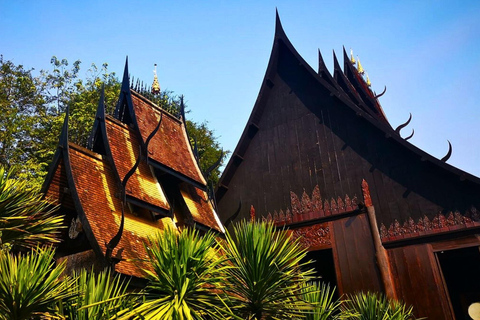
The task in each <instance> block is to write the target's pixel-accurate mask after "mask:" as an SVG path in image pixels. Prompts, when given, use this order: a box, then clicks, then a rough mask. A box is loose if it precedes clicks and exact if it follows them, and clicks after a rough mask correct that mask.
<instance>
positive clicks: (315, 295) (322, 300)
mask: <svg viewBox="0 0 480 320" xmlns="http://www.w3.org/2000/svg"><path fill="white" fill-rule="evenodd" d="M334 294H335V288H333V289H331V288H330V285H329V284H327V283H323V282H305V283H304V284H303V285H302V298H303V299H304V300H305V301H307V302H309V303H311V304H312V305H313V306H314V310H313V311H312V312H311V313H308V314H307V315H306V319H307V320H334V319H338V318H339V313H340V305H341V302H340V300H334Z"/></svg>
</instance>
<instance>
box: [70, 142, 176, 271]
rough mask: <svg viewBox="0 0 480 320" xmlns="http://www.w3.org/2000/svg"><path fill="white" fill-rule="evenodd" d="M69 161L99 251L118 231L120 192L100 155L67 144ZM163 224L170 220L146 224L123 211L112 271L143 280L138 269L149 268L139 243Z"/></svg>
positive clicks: (143, 250)
mask: <svg viewBox="0 0 480 320" xmlns="http://www.w3.org/2000/svg"><path fill="white" fill-rule="evenodd" d="M69 150H70V152H69V155H70V162H71V169H72V175H73V180H74V182H75V186H76V189H77V193H78V198H79V200H80V204H81V205H82V208H83V211H84V212H85V216H86V219H87V220H88V224H89V227H90V228H91V230H92V232H93V235H94V236H95V239H96V240H97V243H98V245H99V246H100V249H101V251H102V252H103V254H105V244H106V243H108V242H109V241H110V240H111V239H112V238H113V237H114V236H115V235H116V233H117V232H118V229H119V227H120V221H121V201H120V200H119V198H118V197H116V196H115V195H116V194H118V193H119V192H120V190H119V188H118V187H117V185H116V182H115V178H114V173H113V172H112V169H111V168H110V167H109V165H108V164H107V162H106V161H105V160H103V159H102V157H101V156H99V155H97V154H95V153H93V152H91V151H89V150H87V149H83V148H81V147H78V146H76V145H73V144H70V148H69ZM166 225H171V226H173V222H172V220H171V219H170V218H163V219H162V220H159V221H155V222H154V221H148V220H147V219H142V218H139V217H135V216H134V215H132V214H130V213H129V211H128V208H126V209H125V224H124V231H123V235H122V238H121V240H120V243H119V244H118V245H117V247H116V248H115V250H114V251H113V255H112V257H114V258H121V259H122V261H121V262H119V263H118V264H117V265H116V266H115V269H116V270H117V271H118V272H120V273H122V274H126V275H131V276H135V277H144V274H143V272H142V269H150V267H149V265H148V264H147V263H146V262H145V261H143V259H146V258H147V252H146V250H145V248H144V245H143V243H144V242H145V241H146V239H147V237H148V236H153V235H154V234H155V233H156V232H158V231H159V230H162V229H164V228H165V227H166Z"/></svg>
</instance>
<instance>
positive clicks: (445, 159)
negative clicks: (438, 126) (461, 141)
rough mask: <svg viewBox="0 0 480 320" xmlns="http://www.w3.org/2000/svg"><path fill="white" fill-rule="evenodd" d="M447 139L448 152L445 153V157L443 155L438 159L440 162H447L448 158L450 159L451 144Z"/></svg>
mask: <svg viewBox="0 0 480 320" xmlns="http://www.w3.org/2000/svg"><path fill="white" fill-rule="evenodd" d="M447 141H448V152H447V154H446V155H445V157H443V158H442V159H441V160H440V161H442V162H447V160H448V159H450V157H451V156H452V144H451V143H450V141H449V140H447Z"/></svg>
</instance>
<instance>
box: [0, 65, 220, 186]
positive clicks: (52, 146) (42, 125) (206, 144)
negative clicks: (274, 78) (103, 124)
mask: <svg viewBox="0 0 480 320" xmlns="http://www.w3.org/2000/svg"><path fill="white" fill-rule="evenodd" d="M50 62H51V66H52V70H50V71H45V70H42V71H40V74H39V75H38V76H36V77H34V76H33V75H32V71H33V69H25V68H24V67H23V66H22V65H18V66H17V65H15V64H14V63H13V62H11V61H8V60H4V59H3V57H2V56H0V165H3V166H4V167H6V168H9V167H10V166H12V165H17V166H19V167H20V170H17V172H16V176H17V177H18V178H20V179H23V180H26V181H28V182H29V184H30V185H32V186H34V187H36V188H39V187H40V186H41V185H42V183H43V180H44V177H45V175H46V174H47V171H48V165H49V164H50V162H51V161H52V158H53V154H54V153H55V150H56V146H57V143H58V137H59V135H60V131H61V127H62V123H63V118H64V114H65V110H66V109H67V107H69V111H70V123H69V134H70V135H69V136H70V140H71V141H72V142H75V143H77V144H79V145H81V146H85V145H86V142H87V139H88V137H89V134H90V130H91V128H92V125H93V122H94V120H95V119H94V118H95V117H94V115H95V111H96V108H97V105H98V101H99V99H100V90H101V87H102V85H104V86H105V105H106V109H107V110H106V111H107V113H108V114H113V110H114V108H115V104H116V102H117V99H118V96H119V92H120V82H119V80H118V79H117V77H116V75H115V73H114V72H110V71H109V70H108V64H107V63H104V64H102V66H101V68H99V67H97V66H96V65H95V64H91V66H90V68H89V69H88V70H87V73H86V75H85V76H84V77H81V76H80V71H81V62H80V61H79V60H77V61H75V62H74V63H73V64H71V65H70V64H69V62H68V61H67V60H66V59H58V58H57V57H55V56H54V57H52V59H51V61H50ZM145 94H146V95H147V98H149V99H151V100H152V101H153V102H155V103H156V104H158V105H159V106H160V107H162V108H163V109H164V110H166V111H168V112H170V113H173V114H178V113H179V111H180V99H179V98H178V97H177V96H176V95H174V94H173V93H172V92H168V91H162V92H161V93H160V94H159V95H155V96H153V95H150V94H148V93H145ZM187 127H188V130H189V132H190V135H191V138H192V141H191V143H192V147H193V143H194V141H193V140H194V139H196V140H197V141H198V150H199V161H200V167H201V168H202V170H204V171H205V170H206V169H207V168H209V167H210V166H211V165H212V164H214V163H215V162H216V161H217V159H218V158H219V157H220V154H221V148H220V146H219V143H218V141H217V138H216V137H215V136H214V134H213V131H211V130H209V129H208V127H207V124H206V123H205V122H203V123H200V124H197V123H195V122H191V121H187ZM224 157H225V155H224ZM222 160H223V159H222ZM219 173H220V171H219V169H218V168H216V169H214V170H213V172H212V174H211V175H210V178H209V181H210V182H213V183H214V184H215V183H216V182H217V180H218V176H219Z"/></svg>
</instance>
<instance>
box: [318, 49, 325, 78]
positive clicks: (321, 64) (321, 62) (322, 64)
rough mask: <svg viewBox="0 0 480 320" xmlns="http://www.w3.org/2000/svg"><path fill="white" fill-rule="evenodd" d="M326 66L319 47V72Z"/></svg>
mask: <svg viewBox="0 0 480 320" xmlns="http://www.w3.org/2000/svg"><path fill="white" fill-rule="evenodd" d="M325 68H326V65H325V61H324V60H323V57H322V53H321V52H320V49H318V72H321V71H322V70H323V69H325Z"/></svg>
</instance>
